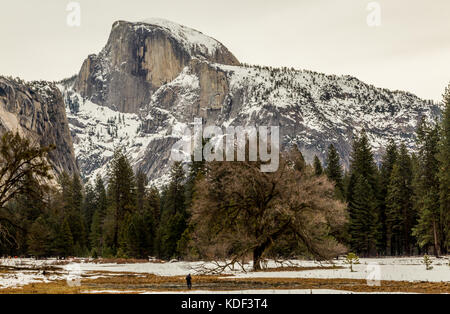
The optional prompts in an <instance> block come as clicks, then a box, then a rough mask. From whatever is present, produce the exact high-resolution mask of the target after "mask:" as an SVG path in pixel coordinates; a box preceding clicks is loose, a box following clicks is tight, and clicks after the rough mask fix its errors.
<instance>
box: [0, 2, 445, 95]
mask: <svg viewBox="0 0 450 314" xmlns="http://www.w3.org/2000/svg"><path fill="white" fill-rule="evenodd" d="M69 2H71V1H69V0H39V1H36V0H1V6H0V30H1V36H0V42H1V44H0V75H12V76H18V77H21V78H23V79H25V80H36V79H44V80H59V79H62V78H66V77H69V76H72V75H73V74H76V73H78V71H79V69H80V67H81V64H82V62H83V60H84V59H85V58H86V57H87V56H88V55H89V54H91V53H98V52H99V51H100V50H101V48H102V47H103V46H104V45H105V43H106V41H107V39H108V35H109V32H110V30H111V25H112V24H113V22H114V21H116V20H128V21H139V20H143V19H146V18H150V17H159V18H164V19H168V20H171V21H174V22H177V23H180V24H183V25H186V26H189V27H192V28H195V29H197V30H199V31H201V32H203V33H204V34H207V35H210V36H212V37H214V38H216V39H217V40H219V41H220V42H222V43H223V44H224V45H225V46H227V47H228V49H229V50H230V51H231V52H232V53H233V54H234V55H235V56H236V57H237V58H238V59H239V60H240V61H241V62H245V63H250V64H260V65H270V66H288V67H294V68H298V69H308V70H314V71H318V72H324V73H327V74H349V75H353V76H356V77H357V78H359V79H361V80H363V81H364V82H366V83H370V84H374V85H375V86H378V87H385V88H389V89H394V90H395V89H399V90H406V91H409V92H412V93H414V94H416V95H418V96H419V97H422V98H425V99H433V100H436V101H440V100H441V99H442V97H441V95H442V93H443V91H444V89H445V86H447V85H448V83H449V82H450V1H449V0H432V1H426V0H379V1H376V2H378V3H379V4H380V6H381V25H380V26H379V27H369V26H368V24H367V16H368V15H369V14H370V11H368V10H367V5H368V4H369V3H370V2H372V1H371V0H339V1H336V0H276V1H275V0H220V1H216V0H126V1H124V0H78V1H77V2H78V3H79V4H80V7H81V25H80V27H69V26H68V25H67V22H66V19H67V15H68V14H69V12H67V11H66V7H67V4H68V3H69Z"/></svg>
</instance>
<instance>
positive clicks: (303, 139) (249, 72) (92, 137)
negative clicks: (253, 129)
mask: <svg viewBox="0 0 450 314" xmlns="http://www.w3.org/2000/svg"><path fill="white" fill-rule="evenodd" d="M59 87H60V89H61V91H62V92H63V94H64V99H65V102H66V108H67V115H68V118H69V123H70V128H71V132H72V136H73V138H74V146H75V153H76V156H77V160H78V163H79V166H80V170H81V172H82V174H83V175H84V176H86V177H93V176H95V175H96V174H105V172H106V167H107V166H106V165H107V162H108V160H109V159H110V158H111V156H112V151H113V150H114V148H115V147H117V146H123V147H124V148H125V149H126V151H127V153H128V155H129V157H130V159H131V161H132V164H133V166H134V167H135V168H141V169H142V170H144V171H145V172H146V173H147V175H148V177H149V178H150V179H151V180H159V183H161V182H163V181H164V180H163V179H164V178H166V177H167V173H168V168H169V166H170V162H169V156H170V150H171V147H172V145H173V144H174V143H175V142H176V141H177V140H178V139H179V136H176V135H175V136H173V135H172V133H173V132H172V131H173V130H179V129H182V128H183V127H184V126H187V125H190V124H192V122H193V121H194V118H195V117H201V118H203V121H204V123H205V124H207V125H211V124H214V125H217V126H229V125H235V126H238V125H240V126H249V125H264V126H275V125H276V126H280V132H281V136H282V143H283V147H285V148H287V147H290V146H293V145H297V146H298V147H299V148H300V149H301V151H302V152H303V153H304V155H305V157H306V159H307V161H309V162H311V161H312V159H313V157H314V155H318V156H319V157H320V158H321V159H322V160H324V158H325V154H326V149H327V147H328V145H329V144H334V145H335V146H336V147H337V149H338V151H339V152H340V154H341V157H342V161H343V164H344V166H348V164H349V155H350V151H351V143H352V138H353V136H354V135H356V134H358V133H359V132H360V131H361V130H362V129H363V128H364V129H365V130H366V131H367V133H368V136H369V139H370V141H371V144H372V146H373V149H374V152H375V156H376V158H377V159H379V158H380V156H381V153H382V152H383V151H384V147H385V146H386V144H387V142H388V139H389V138H393V139H395V140H396V141H397V142H404V143H406V145H407V146H408V147H409V148H410V149H414V131H415V128H416V125H417V123H418V121H419V120H420V119H421V118H422V117H427V118H428V119H434V118H436V117H437V116H439V115H440V109H439V106H438V105H437V104H434V103H432V102H429V101H424V100H422V99H419V98H418V97H416V96H415V95H412V94H410V93H406V92H401V91H390V90H387V89H380V88H376V87H374V86H372V85H368V84H365V83H363V82H361V81H359V80H358V79H356V78H354V77H351V76H335V75H325V74H321V73H316V72H311V71H307V70H294V69H286V68H283V69H275V68H270V67H259V66H248V65H241V64H240V63H239V61H238V60H237V59H236V58H235V57H234V56H233V55H232V54H231V53H230V52H229V51H228V50H227V49H226V48H225V47H224V46H223V45H222V44H220V43H219V42H218V41H216V40H215V39H212V38H210V37H207V36H205V35H203V34H202V33H200V32H198V31H195V30H192V29H189V28H187V27H185V26H181V25H178V24H175V23H172V22H168V21H165V20H159V19H153V20H148V21H145V22H138V23H130V22H124V21H119V22H116V23H114V25H113V28H112V31H111V35H110V38H109V40H108V43H107V44H106V46H105V48H104V49H103V50H102V51H101V52H100V53H99V54H98V55H92V56H89V57H88V59H86V61H85V62H84V64H83V66H82V68H81V70H80V73H79V74H78V75H77V76H76V77H74V78H73V79H70V80H66V81H64V82H62V83H61V84H60V85H59Z"/></svg>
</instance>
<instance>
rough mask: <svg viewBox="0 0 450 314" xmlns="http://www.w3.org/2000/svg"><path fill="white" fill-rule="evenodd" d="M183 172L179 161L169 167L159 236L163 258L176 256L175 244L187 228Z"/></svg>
mask: <svg viewBox="0 0 450 314" xmlns="http://www.w3.org/2000/svg"><path fill="white" fill-rule="evenodd" d="M184 183H185V173H184V170H183V165H182V164H181V163H180V162H176V163H174V165H173V166H172V169H171V181H170V183H169V186H168V187H167V190H166V191H165V193H164V198H163V199H164V202H163V211H162V217H161V224H160V231H159V238H160V242H161V243H160V248H161V252H160V253H161V255H162V256H163V257H165V258H171V257H175V256H177V254H178V252H177V245H178V241H179V240H180V239H181V236H182V234H183V233H184V231H185V230H186V228H187V212H186V207H185V205H186V203H185V187H184Z"/></svg>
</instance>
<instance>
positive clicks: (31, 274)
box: [0, 257, 450, 294]
mask: <svg viewBox="0 0 450 314" xmlns="http://www.w3.org/2000/svg"><path fill="white" fill-rule="evenodd" d="M432 261H433V263H432V266H433V268H432V269H431V270H426V267H425V265H424V263H423V258H421V257H408V258H367V259H365V258H363V259H361V260H360V264H357V265H354V266H353V270H354V271H353V272H352V271H350V269H349V267H348V265H347V264H345V261H344V260H343V259H340V260H337V261H333V263H334V265H332V264H329V263H318V262H314V261H300V260H295V261H289V263H288V264H286V263H284V265H283V266H281V265H280V264H278V263H276V262H274V261H269V262H268V264H267V269H265V270H264V271H261V272H252V271H251V264H247V265H246V266H245V271H244V270H242V269H238V268H236V269H235V270H231V269H227V270H226V271H225V272H224V273H223V274H221V275H219V276H218V278H219V279H223V280H234V279H235V280H244V281H245V280H259V281H263V282H264V281H271V280H295V279H299V280H302V279H305V280H306V279H317V280H324V279H325V280H326V279H329V280H339V279H351V280H364V281H365V280H370V281H368V282H367V285H371V284H377V283H376V282H377V281H381V282H383V281H389V282H391V281H394V282H410V283H423V284H427V283H428V284H430V283H443V285H444V287H446V288H444V291H440V292H442V293H448V287H449V284H450V265H449V261H450V257H446V258H440V259H436V258H432ZM202 266H203V267H207V268H210V267H212V266H213V265H212V264H205V263H202V262H165V263H163V262H147V263H132V264H119V263H106V264H102V263H93V262H92V261H91V260H88V259H76V260H68V261H65V262H64V263H62V262H61V261H57V260H55V259H50V260H42V261H37V260H33V259H0V293H1V292H2V291H1V290H2V289H6V288H17V287H19V288H20V287H24V286H27V285H30V284H37V283H47V284H48V283H52V282H63V281H67V284H71V282H70V280H73V279H74V278H75V279H77V278H78V279H79V281H80V284H81V288H83V285H84V283H86V282H89V280H94V279H98V278H106V279H108V278H113V277H116V278H119V276H124V275H127V276H129V275H132V276H136V277H144V276H153V277H156V278H159V279H158V280H160V281H161V282H164V281H165V280H166V278H174V277H176V276H179V277H180V278H178V279H179V280H180V282H181V283H182V279H183V278H184V276H186V275H187V274H188V273H191V274H192V275H193V277H194V290H192V291H190V293H197V294H198V293H227V292H228V293H229V292H231V291H232V292H233V293H243V294H245V293H261V294H267V293H268V294H271V293H292V294H302V293H307V294H310V293H313V294H314V293H320V294H323V293H355V291H347V290H345V289H339V288H337V289H294V288H293V289H289V288H286V287H284V288H283V289H262V288H258V289H257V290H255V289H251V287H249V286H248V285H246V286H244V287H243V289H233V290H231V291H230V290H228V291H227V290H223V291H222V290H220V289H219V290H217V289H213V290H209V289H205V288H204V287H203V286H202V287H199V288H198V289H195V278H196V276H202V274H201V273H200V272H199V270H200V269H204V268H203V267H202ZM287 266H289V267H287ZM281 267H287V268H285V269H286V270H284V269H282V268H281ZM164 287H166V288H167V287H169V286H161V288H159V289H148V290H147V289H140V290H139V291H136V290H131V291H126V290H125V291H124V290H122V291H118V290H105V289H99V290H91V291H84V292H86V293H114V292H121V293H166V292H167V293H169V292H170V293H180V292H182V293H186V291H183V288H181V289H180V290H179V291H177V290H175V291H174V290H173V289H172V288H171V289H167V290H165V288H164ZM181 287H182V286H181ZM82 292H83V291H82ZM391 292H392V291H391ZM395 292H400V293H401V292H402V291H395Z"/></svg>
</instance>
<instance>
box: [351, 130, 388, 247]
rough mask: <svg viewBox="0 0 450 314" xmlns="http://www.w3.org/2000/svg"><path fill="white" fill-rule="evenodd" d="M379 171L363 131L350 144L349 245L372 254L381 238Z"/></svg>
mask: <svg viewBox="0 0 450 314" xmlns="http://www.w3.org/2000/svg"><path fill="white" fill-rule="evenodd" d="M377 196H378V173H377V168H376V165H375V162H374V158H373V154H372V151H371V147H370V145H369V140H368V137H367V134H366V133H365V131H363V132H362V135H361V137H359V138H356V139H355V141H354V144H353V152H352V164H351V167H350V179H349V182H348V187H347V202H348V211H349V215H350V223H349V236H350V239H351V246H352V248H353V249H354V250H355V251H356V252H357V253H360V254H364V255H375V254H376V253H377V244H379V242H380V238H381V230H380V228H379V227H380V225H379V220H378V219H379V204H378V199H377Z"/></svg>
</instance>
